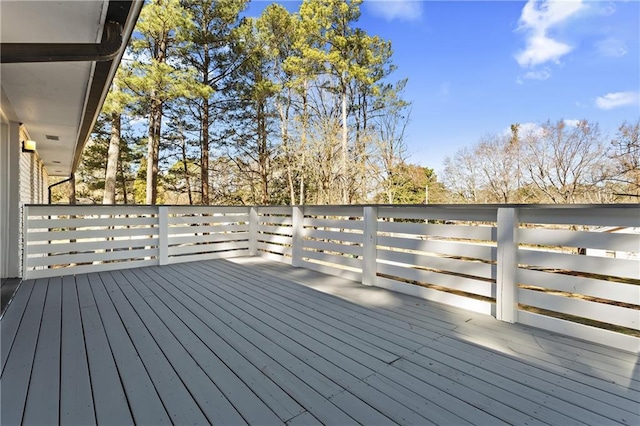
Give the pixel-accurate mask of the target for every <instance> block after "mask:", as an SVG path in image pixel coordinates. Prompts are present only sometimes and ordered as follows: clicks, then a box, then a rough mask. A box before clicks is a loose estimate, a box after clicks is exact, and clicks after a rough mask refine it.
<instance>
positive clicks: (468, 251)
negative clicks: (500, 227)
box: [378, 237, 496, 260]
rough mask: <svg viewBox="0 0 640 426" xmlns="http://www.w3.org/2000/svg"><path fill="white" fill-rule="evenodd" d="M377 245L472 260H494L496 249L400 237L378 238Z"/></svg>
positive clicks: (487, 246) (461, 243) (478, 245)
mask: <svg viewBox="0 0 640 426" xmlns="http://www.w3.org/2000/svg"><path fill="white" fill-rule="evenodd" d="M378 245H379V246H385V247H394V248H403V249H408V250H416V251H423V252H431V253H439V254H448V255H453V256H462V257H470V258H474V259H483V260H495V259H496V248H495V247H491V246H489V245H480V244H469V243H464V242H452V241H436V240H418V239H414V238H402V237H378Z"/></svg>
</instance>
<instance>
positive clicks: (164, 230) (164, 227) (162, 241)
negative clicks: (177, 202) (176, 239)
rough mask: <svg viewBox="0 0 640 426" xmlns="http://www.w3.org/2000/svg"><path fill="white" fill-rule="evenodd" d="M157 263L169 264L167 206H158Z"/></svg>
mask: <svg viewBox="0 0 640 426" xmlns="http://www.w3.org/2000/svg"><path fill="white" fill-rule="evenodd" d="M158 264H160V265H168V264H169V207H167V206H159V207H158Z"/></svg>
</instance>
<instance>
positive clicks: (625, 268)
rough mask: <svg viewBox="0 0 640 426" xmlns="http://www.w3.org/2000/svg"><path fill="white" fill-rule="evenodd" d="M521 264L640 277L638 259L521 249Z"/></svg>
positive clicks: (633, 277)
mask: <svg viewBox="0 0 640 426" xmlns="http://www.w3.org/2000/svg"><path fill="white" fill-rule="evenodd" d="M518 252H519V256H520V259H519V262H520V264H524V265H530V266H538V267H544V268H555V269H562V270H567V271H576V272H587V273H592V274H600V275H612V276H616V277H628V278H632V279H636V280H637V279H640V268H638V261H637V260H629V259H613V258H606V257H596V256H583V255H578V254H568V253H553V252H550V251H541V250H526V249H520V250H518Z"/></svg>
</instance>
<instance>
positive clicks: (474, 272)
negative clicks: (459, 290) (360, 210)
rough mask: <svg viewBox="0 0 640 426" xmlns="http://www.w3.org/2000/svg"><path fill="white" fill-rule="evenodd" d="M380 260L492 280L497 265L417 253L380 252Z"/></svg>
mask: <svg viewBox="0 0 640 426" xmlns="http://www.w3.org/2000/svg"><path fill="white" fill-rule="evenodd" d="M378 260H379V261H388V262H394V263H404V264H406V265H410V266H409V267H413V266H421V267H425V268H431V269H437V270H440V271H451V272H458V273H464V274H465V275H469V276H476V277H480V278H486V279H492V278H495V265H491V264H488V263H482V262H474V261H468V260H460V259H447V258H443V257H436V256H423V255H420V254H417V253H406V252H401V251H391V250H382V249H379V250H378Z"/></svg>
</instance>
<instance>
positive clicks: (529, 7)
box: [515, 0, 584, 67]
mask: <svg viewBox="0 0 640 426" xmlns="http://www.w3.org/2000/svg"><path fill="white" fill-rule="evenodd" d="M583 7H584V4H583V3H582V0H567V1H549V0H542V1H540V0H529V1H528V2H527V4H526V5H525V6H524V8H523V9H522V14H521V15H520V22H519V27H518V30H520V31H525V32H526V33H527V40H526V48H525V49H524V50H523V51H521V52H520V53H518V54H517V55H516V57H515V58H516V61H517V62H518V64H519V65H520V66H521V67H532V66H536V65H540V64H544V63H546V62H556V63H557V62H558V61H559V60H560V58H562V57H563V56H564V55H566V54H567V53H569V52H571V51H572V50H573V47H572V46H570V45H569V44H566V43H563V42H561V41H557V40H554V39H553V38H552V37H551V36H550V35H549V31H550V30H551V29H552V28H553V27H555V26H558V25H560V24H562V23H564V22H565V21H567V20H568V19H569V18H571V17H572V16H574V15H575V14H576V13H577V12H578V11H580V10H581V9H582V8H583Z"/></svg>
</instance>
